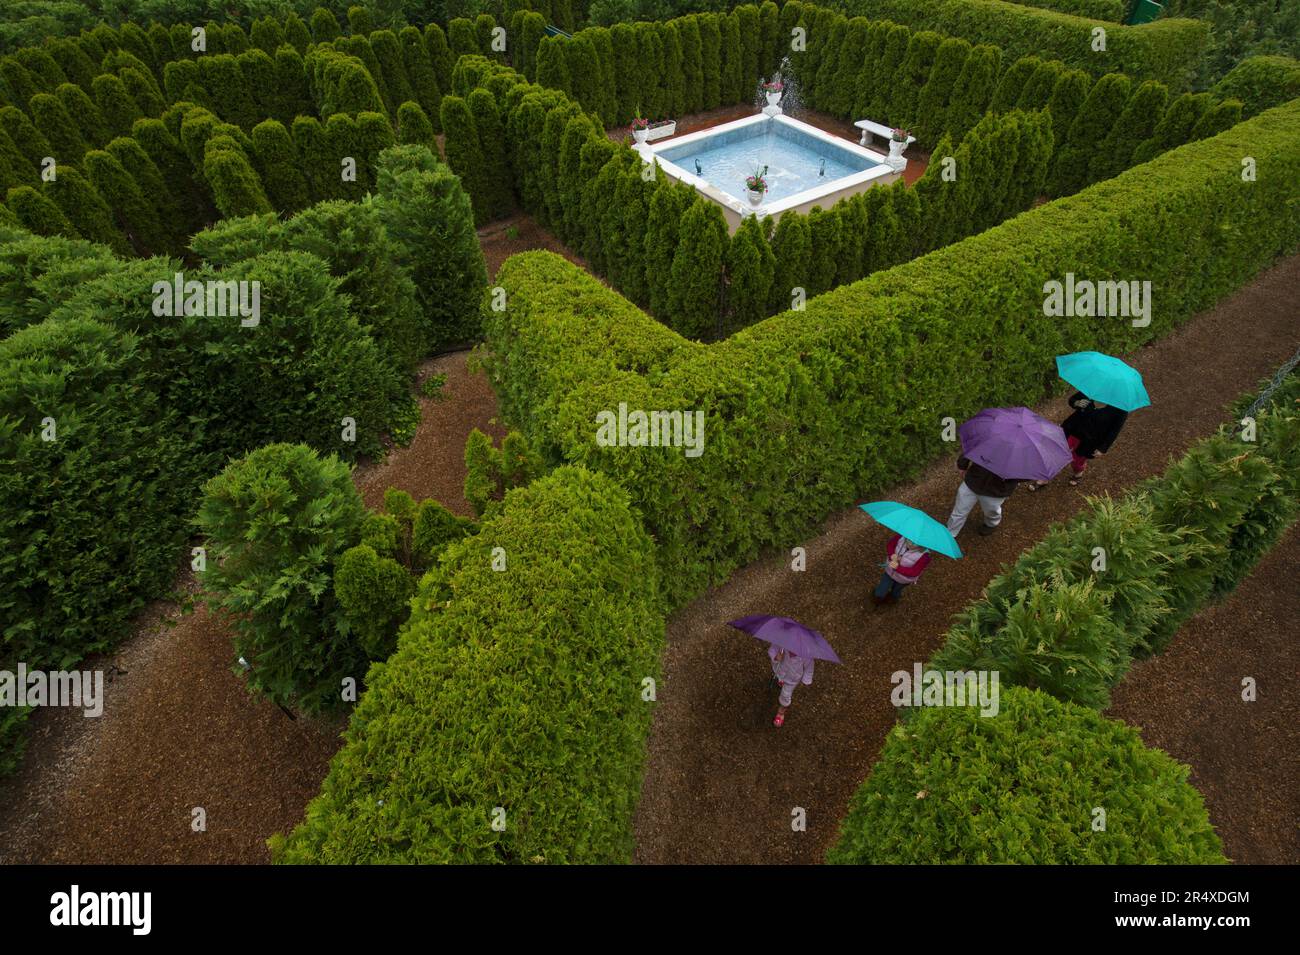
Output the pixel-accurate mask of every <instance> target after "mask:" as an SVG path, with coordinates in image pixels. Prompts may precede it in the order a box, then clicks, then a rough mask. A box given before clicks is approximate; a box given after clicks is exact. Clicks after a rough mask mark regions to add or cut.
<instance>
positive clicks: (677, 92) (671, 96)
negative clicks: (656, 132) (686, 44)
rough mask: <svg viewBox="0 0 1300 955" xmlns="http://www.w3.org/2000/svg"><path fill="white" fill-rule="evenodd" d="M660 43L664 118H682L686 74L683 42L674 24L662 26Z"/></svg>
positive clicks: (684, 109)
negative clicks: (661, 48) (663, 88)
mask: <svg viewBox="0 0 1300 955" xmlns="http://www.w3.org/2000/svg"><path fill="white" fill-rule="evenodd" d="M659 39H660V42H662V43H663V48H664V73H663V75H664V81H665V83H664V86H665V90H664V93H665V95H664V116H665V118H667V117H671V116H681V115H682V114H683V113H685V112H686V73H685V68H684V66H683V60H682V56H683V54H682V40H681V35H680V34H679V33H678V32H677V28H676V26H674V25H673V24H672V23H664V24H661V29H660V31H659Z"/></svg>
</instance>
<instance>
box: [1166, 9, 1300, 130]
mask: <svg viewBox="0 0 1300 955" xmlns="http://www.w3.org/2000/svg"><path fill="white" fill-rule="evenodd" d="M1164 8H1165V12H1166V14H1167V15H1169V16H1174V17H1195V18H1197V19H1198V20H1202V21H1205V22H1206V23H1207V24H1208V25H1209V27H1210V42H1209V48H1208V49H1207V50H1206V54H1205V56H1204V57H1203V58H1202V60H1201V63H1200V72H1199V73H1198V75H1197V80H1198V83H1197V88H1203V87H1204V86H1206V85H1208V84H1209V82H1213V81H1214V80H1215V79H1217V78H1219V77H1221V76H1224V75H1225V74H1229V75H1230V71H1231V70H1233V69H1235V68H1236V67H1237V66H1239V65H1241V64H1243V63H1245V62H1248V59H1247V58H1251V59H1253V58H1256V57H1255V54H1270V53H1271V54H1277V53H1281V54H1285V55H1286V56H1288V57H1292V58H1296V57H1300V8H1297V7H1296V5H1295V4H1294V3H1287V2H1283V3H1276V2H1273V0H1233V2H1231V3H1228V2H1225V0H1168V2H1166V3H1165V4H1164ZM1227 95H1230V96H1236V95H1238V94H1236V93H1229V94H1227ZM1293 98H1294V96H1290V97H1287V99H1293ZM1279 102H1282V101H1279ZM1275 105H1276V104H1275Z"/></svg>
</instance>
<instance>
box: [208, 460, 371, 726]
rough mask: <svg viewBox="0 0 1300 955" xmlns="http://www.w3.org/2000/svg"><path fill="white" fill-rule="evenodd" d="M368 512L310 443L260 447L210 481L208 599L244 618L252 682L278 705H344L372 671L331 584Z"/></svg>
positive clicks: (241, 630) (342, 468)
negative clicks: (346, 689) (348, 689)
mask: <svg viewBox="0 0 1300 955" xmlns="http://www.w3.org/2000/svg"><path fill="white" fill-rule="evenodd" d="M364 514H365V507H364V505H363V504H362V503H361V495H360V494H358V493H357V489H356V487H354V486H353V484H352V476H351V473H350V469H349V468H348V466H347V465H346V464H344V463H343V462H342V461H339V460H338V459H337V458H336V457H334V456H332V455H331V456H329V457H321V456H320V455H318V454H317V453H316V452H315V451H313V450H312V449H311V448H308V447H306V446H304V445H300V444H298V445H294V444H271V445H267V446H266V447H262V448H258V449H257V450H256V451H254V452H252V453H251V454H249V455H248V456H247V457H245V458H243V459H241V460H238V461H234V462H232V463H231V464H229V465H228V466H227V467H226V468H225V469H224V470H223V471H222V472H221V473H220V474H218V475H217V476H216V477H214V478H212V479H211V480H210V481H208V482H207V484H205V485H204V488H203V498H202V501H201V503H200V504H199V509H198V516H197V517H196V520H195V522H196V524H197V525H198V527H199V530H200V531H201V532H202V533H203V535H204V538H205V539H206V541H207V544H206V546H207V553H208V558H207V570H206V571H204V573H203V575H202V580H203V588H204V591H205V595H206V598H207V600H208V602H209V604H210V605H211V606H212V607H213V608H214V609H219V610H222V611H225V612H227V613H230V614H234V615H235V616H234V617H233V618H232V624H233V626H234V628H235V633H236V637H235V650H236V652H237V653H238V655H239V656H241V657H243V658H244V659H245V660H247V661H248V662H249V664H251V669H250V670H249V671H248V677H247V678H248V683H249V686H250V687H251V688H253V689H254V690H257V691H259V692H261V693H264V694H266V695H267V696H269V697H270V698H271V699H272V700H275V701H276V702H277V703H281V704H283V705H286V706H291V705H292V706H297V707H300V708H301V709H303V710H304V711H306V712H323V711H329V710H333V709H337V708H338V707H339V706H340V705H341V704H342V689H343V681H344V679H346V678H349V677H351V678H353V679H355V680H356V681H357V682H358V683H360V682H361V679H362V677H364V675H365V666H366V657H365V655H364V653H363V652H362V649H361V647H360V645H359V639H358V637H356V636H353V635H352V634H351V632H350V629H349V627H348V626H347V624H346V623H345V621H346V619H347V618H346V614H345V612H344V610H343V608H342V607H341V606H340V603H339V600H338V599H337V597H336V595H335V593H334V591H333V589H332V588H331V586H330V585H331V579H332V577H333V575H334V573H335V570H336V565H337V564H338V563H339V561H340V559H341V558H342V557H343V555H344V553H345V552H346V551H347V550H348V549H349V548H350V547H352V546H353V545H354V544H355V543H356V541H357V540H358V539H359V537H360V531H361V522H362V518H363V517H364ZM371 553H373V551H371Z"/></svg>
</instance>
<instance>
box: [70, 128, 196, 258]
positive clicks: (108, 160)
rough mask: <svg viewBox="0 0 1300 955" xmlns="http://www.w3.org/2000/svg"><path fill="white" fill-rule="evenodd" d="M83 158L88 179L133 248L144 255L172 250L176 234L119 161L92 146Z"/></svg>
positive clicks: (159, 253)
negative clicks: (159, 216)
mask: <svg viewBox="0 0 1300 955" xmlns="http://www.w3.org/2000/svg"><path fill="white" fill-rule="evenodd" d="M83 161H84V163H85V168H86V174H87V175H88V176H89V177H90V181H91V183H92V184H93V185H94V186H95V189H96V190H97V191H98V192H99V194H100V195H101V196H103V197H104V199H105V201H106V202H107V203H108V206H109V208H110V209H112V210H113V217H114V219H115V220H116V222H117V227H118V228H119V229H120V230H121V231H122V232H123V233H125V235H126V238H127V240H128V241H129V242H130V243H131V245H132V247H133V248H134V249H135V251H136V252H137V253H138V254H139V255H146V256H147V255H161V254H163V253H165V252H169V251H172V249H173V246H174V242H175V237H174V236H173V235H171V234H169V232H168V230H167V229H166V228H165V227H164V226H163V223H162V222H160V221H159V219H158V211H157V209H156V208H155V207H154V206H153V204H152V203H150V202H149V201H148V200H147V199H145V197H144V194H143V193H142V192H141V191H140V187H139V185H138V184H137V183H136V181H135V180H134V179H132V178H131V174H130V173H128V172H127V171H126V169H124V168H123V166H122V164H121V163H120V162H118V161H117V159H116V158H114V156H113V155H112V154H111V153H108V152H105V151H104V150H102V149H92V150H91V151H90V152H88V153H86V155H85V157H84V160H83Z"/></svg>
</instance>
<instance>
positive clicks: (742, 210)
mask: <svg viewBox="0 0 1300 955" xmlns="http://www.w3.org/2000/svg"><path fill="white" fill-rule="evenodd" d="M768 120H771V121H772V122H774V123H785V124H786V125H788V126H790V127H792V128H794V129H797V130H799V131H800V132H802V133H805V134H807V135H809V136H812V137H813V138H815V139H819V140H821V141H822V142H824V143H826V144H827V145H828V146H831V147H833V148H835V149H841V150H843V151H845V152H847V153H850V154H853V155H856V156H859V157H861V158H863V159H866V160H868V161H869V162H871V163H873V164H874V165H873V166H872V168H870V169H864V170H863V171H862V172H856V173H853V174H852V175H850V176H841V177H840V178H839V179H832V180H831V181H830V182H828V183H826V184H825V185H823V186H817V187H814V188H812V189H805V190H804V191H803V192H797V193H795V194H794V195H793V196H788V197H786V198H785V199H780V200H778V201H776V202H764V203H760V204H759V205H757V206H752V205H750V204H749V203H748V202H744V201H742V200H740V199H737V198H735V197H734V196H732V195H730V194H728V193H726V192H723V191H722V190H721V189H719V188H717V187H716V186H714V185H712V184H710V183H709V182H708V181H706V180H705V179H702V178H701V177H699V176H697V175H695V174H694V173H691V172H687V171H686V170H685V169H683V168H682V167H681V166H678V165H677V164H676V163H673V162H670V161H669V160H667V159H664V158H663V157H662V156H660V155H659V153H660V151H662V150H665V149H675V148H677V147H678V146H686V145H689V144H691V143H695V142H699V141H701V140H705V139H709V138H711V137H713V136H716V135H718V134H719V133H725V132H729V131H731V130H733V129H741V128H743V127H745V126H752V125H753V124H755V123H765V122H767V121H768ZM632 148H634V149H635V150H636V151H637V152H638V153H639V154H640V155H641V158H642V159H644V160H645V161H646V162H657V163H658V164H659V168H660V169H662V170H663V171H664V172H665V173H667V174H668V175H670V176H672V177H673V178H674V179H678V180H681V181H682V182H685V183H688V184H689V185H691V186H694V187H695V188H696V189H698V190H699V191H700V192H701V193H703V194H704V195H705V196H707V197H708V198H709V199H712V200H713V201H714V202H716V203H717V204H718V205H720V206H722V208H723V212H724V213H730V215H727V216H726V219H727V223H728V226H729V227H730V230H731V231H732V232H735V231H736V229H738V228H740V220H741V219H743V218H744V217H745V216H779V215H780V214H781V213H783V212H788V211H790V210H791V209H796V210H798V211H800V212H806V211H807V210H809V209H811V208H812V207H813V206H814V205H821V206H822V208H824V209H829V208H830V207H831V206H832V205H834V203H835V201H837V200H839V199H842V198H844V197H846V196H851V195H856V194H857V193H859V192H863V191H865V190H866V189H868V188H870V187H872V186H875V185H886V184H888V183H890V182H893V181H894V180H896V179H897V178H898V177H899V175H900V174H899V173H897V172H895V171H894V170H893V169H891V168H890V167H889V166H888V165H886V164H885V161H884V160H885V157H884V155H883V154H882V153H878V152H876V151H875V150H871V149H867V148H865V147H863V146H859V145H858V144H857V143H854V142H850V141H849V140H847V139H841V138H840V137H838V136H832V135H831V134H830V133H827V132H824V131H823V130H820V129H818V128H817V127H816V126H810V125H808V124H807V123H801V122H800V121H799V120H797V119H791V118H790V117H789V116H782V115H777V116H767V115H765V114H763V113H757V114H755V115H753V116H746V117H745V118H744V119H737V120H732V121H731V122H730V123H723V124H722V125H721V126H710V127H709V128H708V129H701V130H699V131H698V132H694V133H687V134H686V135H685V136H673V137H670V138H668V139H665V140H662V141H661V142H657V143H654V144H651V143H648V142H647V143H636V144H634V145H633V147H632ZM828 199H829V200H831V201H829V202H828V201H827V200H828Z"/></svg>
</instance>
